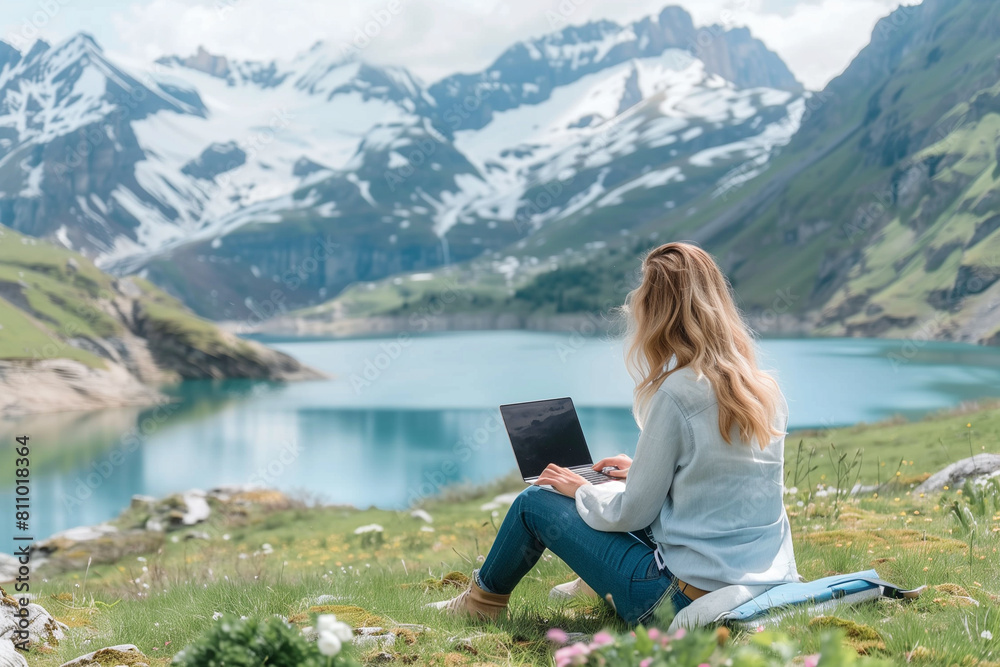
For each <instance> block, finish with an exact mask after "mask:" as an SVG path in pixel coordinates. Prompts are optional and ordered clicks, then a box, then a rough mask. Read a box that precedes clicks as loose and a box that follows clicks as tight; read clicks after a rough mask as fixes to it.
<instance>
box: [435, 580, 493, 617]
mask: <svg viewBox="0 0 1000 667" xmlns="http://www.w3.org/2000/svg"><path fill="white" fill-rule="evenodd" d="M508 600H510V595H497V594H496V593H487V592H486V591H484V590H483V589H482V588H480V587H479V586H477V585H476V582H475V580H473V581H470V582H469V587H468V588H466V589H465V590H464V591H462V592H461V593H460V594H459V595H458V596H457V597H453V598H452V599H450V600H442V601H441V602H432V603H430V604H429V605H427V606H428V607H433V608H435V609H440V610H441V611H443V612H444V613H446V614H450V615H452V616H472V617H473V618H477V619H489V620H491V621H495V620H497V619H498V618H500V617H501V616H506V614H507V601H508Z"/></svg>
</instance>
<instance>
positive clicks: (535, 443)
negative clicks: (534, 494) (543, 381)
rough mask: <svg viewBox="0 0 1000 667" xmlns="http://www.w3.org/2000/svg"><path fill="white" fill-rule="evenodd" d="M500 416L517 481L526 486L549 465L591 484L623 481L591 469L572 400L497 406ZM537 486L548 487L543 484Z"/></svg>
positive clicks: (536, 478)
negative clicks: (518, 472)
mask: <svg viewBox="0 0 1000 667" xmlns="http://www.w3.org/2000/svg"><path fill="white" fill-rule="evenodd" d="M500 414H501V416H502V417H503V423H504V426H506V427H507V435H508V436H509V437H510V444H511V446H512V447H513V448H514V458H516V459H517V467H518V469H519V470H520V471H521V478H522V479H524V481H525V482H527V483H528V484H534V483H535V481H537V480H538V476H539V475H541V474H542V471H543V470H545V467H546V466H548V465H549V464H550V463H555V464H556V465H558V466H562V467H563V468H569V469H570V470H572V471H573V472H575V473H576V474H578V475H580V476H581V477H583V478H584V479H586V480H587V481H588V482H590V483H591V484H605V483H607V482H621V481H623V480H622V479H620V478H617V477H611V476H610V475H606V474H604V473H602V472H598V471H596V470H594V469H593V465H594V459H593V457H591V455H590V448H589V447H588V446H587V441H586V439H584V437H583V427H581V426H580V418H579V417H578V416H577V414H576V408H575V407H573V399H571V398H552V399H548V400H545V401H530V402H527V403H510V404H508V405H501V406H500ZM539 486H541V488H543V489H550V490H551V488H552V487H551V486H549V485H546V484H542V485H539Z"/></svg>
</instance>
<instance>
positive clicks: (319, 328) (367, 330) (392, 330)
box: [218, 313, 815, 338]
mask: <svg viewBox="0 0 1000 667" xmlns="http://www.w3.org/2000/svg"><path fill="white" fill-rule="evenodd" d="M747 321H748V323H749V324H750V326H751V328H753V329H754V331H757V332H758V333H759V334H761V335H766V336H774V337H777V336H783V337H796V338H798V337H807V336H809V335H810V334H815V321H814V319H803V318H799V317H794V316H791V315H776V314H762V315H756V316H754V315H749V316H747ZM218 325H219V327H220V328H222V329H224V330H226V331H230V332H232V333H235V334H240V335H245V334H263V335H271V336H323V337H329V338H354V337H359V336H385V335H393V334H397V335H398V334H405V335H410V334H423V333H444V332H463V331H545V332H553V333H560V332H562V333H577V334H580V335H585V336H591V335H608V334H618V333H621V332H622V331H623V328H622V323H621V322H620V321H617V320H616V319H615V318H614V317H612V316H610V315H607V314H599V313H558V314H540V313H535V314H529V315H523V314H517V313H440V314H434V315H426V314H408V315H375V316H371V317H355V318H351V317H342V318H324V317H314V316H294V315H287V316H275V317H272V318H270V319H266V320H264V321H263V322H261V323H259V324H253V325H251V324H248V323H247V322H246V321H242V320H240V321H233V320H228V321H220V322H218Z"/></svg>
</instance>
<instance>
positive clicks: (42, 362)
mask: <svg viewBox="0 0 1000 667" xmlns="http://www.w3.org/2000/svg"><path fill="white" fill-rule="evenodd" d="M103 363H104V368H95V367H91V366H87V365H86V364H83V363H81V362H79V361H74V360H72V359H39V360H34V359H31V360H23V359H5V360H0V413H2V414H4V415H23V414H32V413H36V412H58V411H61V410H65V411H69V410H73V411H76V410H95V409H98V408H109V407H115V408H118V407H127V406H146V405H156V404H160V403H164V402H166V400H167V399H166V396H164V394H162V393H161V392H160V391H159V390H157V389H155V388H153V387H150V386H147V385H145V384H143V383H142V382H140V381H139V380H138V379H137V378H136V377H135V376H134V375H132V373H130V372H129V370H128V368H126V367H125V366H124V365H122V364H120V363H116V362H114V361H111V360H109V359H105V360H103Z"/></svg>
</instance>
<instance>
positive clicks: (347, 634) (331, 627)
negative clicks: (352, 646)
mask: <svg viewBox="0 0 1000 667" xmlns="http://www.w3.org/2000/svg"><path fill="white" fill-rule="evenodd" d="M316 630H317V631H318V632H320V633H324V632H327V633H330V634H332V635H334V636H335V637H336V638H337V639H339V640H340V641H342V642H349V641H351V638H352V637H354V631H353V630H351V626H349V625H348V624H347V623H344V622H343V621H338V620H337V617H336V616H334V615H333V614H321V615H320V616H318V617H317V618H316Z"/></svg>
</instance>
